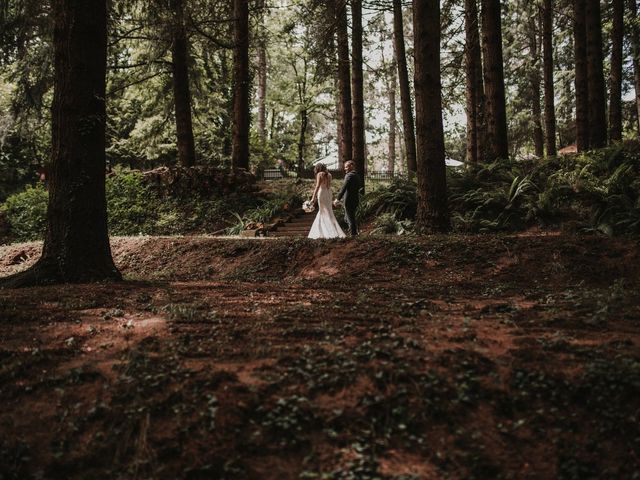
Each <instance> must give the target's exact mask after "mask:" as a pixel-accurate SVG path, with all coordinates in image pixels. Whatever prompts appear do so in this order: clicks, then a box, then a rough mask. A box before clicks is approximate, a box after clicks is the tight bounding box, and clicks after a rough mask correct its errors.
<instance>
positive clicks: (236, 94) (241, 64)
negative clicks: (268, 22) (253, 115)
mask: <svg viewBox="0 0 640 480" xmlns="http://www.w3.org/2000/svg"><path fill="white" fill-rule="evenodd" d="M233 7H234V8H233V16H234V33H233V38H234V45H233V70H234V89H233V143H232V150H231V164H232V166H233V168H244V169H247V170H248V169H249V122H250V114H249V1H248V0H234V2H233Z"/></svg>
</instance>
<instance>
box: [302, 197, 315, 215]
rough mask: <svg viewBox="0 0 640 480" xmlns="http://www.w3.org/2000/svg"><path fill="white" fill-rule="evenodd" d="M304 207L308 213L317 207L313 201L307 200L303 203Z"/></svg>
mask: <svg viewBox="0 0 640 480" xmlns="http://www.w3.org/2000/svg"><path fill="white" fill-rule="evenodd" d="M302 209H303V210H304V211H305V212H307V213H311V212H313V211H314V210H315V209H316V207H315V206H314V205H313V203H311V202H310V201H309V200H307V201H305V202H304V203H303V204H302Z"/></svg>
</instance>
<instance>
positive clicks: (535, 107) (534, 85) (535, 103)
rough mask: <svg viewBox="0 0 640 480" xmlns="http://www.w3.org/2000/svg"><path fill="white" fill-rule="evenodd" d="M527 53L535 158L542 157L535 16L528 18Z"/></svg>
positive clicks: (538, 58) (542, 142) (542, 138)
mask: <svg viewBox="0 0 640 480" xmlns="http://www.w3.org/2000/svg"><path fill="white" fill-rule="evenodd" d="M528 33H529V53H530V54H531V59H530V60H531V72H530V77H529V82H530V84H531V113H532V120H533V145H534V151H535V154H536V157H538V158H542V157H543V156H544V134H543V132H542V107H541V106H540V57H539V54H538V34H537V28H536V22H535V16H532V17H530V18H529V32H528Z"/></svg>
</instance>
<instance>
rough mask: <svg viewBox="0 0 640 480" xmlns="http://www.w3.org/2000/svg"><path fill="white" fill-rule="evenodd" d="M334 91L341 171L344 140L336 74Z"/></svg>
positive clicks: (340, 97)
mask: <svg viewBox="0 0 640 480" xmlns="http://www.w3.org/2000/svg"><path fill="white" fill-rule="evenodd" d="M336 73H337V72H336ZM333 83H334V91H335V92H336V94H335V101H336V112H337V114H336V143H337V144H338V170H340V171H342V169H343V167H344V141H343V139H342V132H343V131H344V128H345V127H344V125H343V116H342V92H341V91H340V82H339V80H338V75H337V74H336V76H335V78H334V82H333Z"/></svg>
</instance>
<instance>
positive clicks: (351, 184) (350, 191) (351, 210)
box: [333, 160, 362, 237]
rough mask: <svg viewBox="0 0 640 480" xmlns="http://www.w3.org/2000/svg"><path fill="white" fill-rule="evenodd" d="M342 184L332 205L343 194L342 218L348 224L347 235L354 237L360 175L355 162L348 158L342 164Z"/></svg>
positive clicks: (356, 232) (356, 227)
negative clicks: (343, 174) (343, 173)
mask: <svg viewBox="0 0 640 480" xmlns="http://www.w3.org/2000/svg"><path fill="white" fill-rule="evenodd" d="M344 171H345V173H346V175H345V176H344V185H342V188H341V189H340V193H338V197H337V198H336V200H334V201H333V205H334V206H337V205H338V202H339V201H340V200H342V197H343V196H344V211H345V215H344V219H345V220H346V221H347V225H349V235H350V236H352V237H355V236H356V235H358V224H357V223H356V210H357V208H358V203H359V202H360V186H361V185H362V183H361V182H360V176H359V175H358V173H357V172H356V164H355V162H353V161H351V160H349V161H348V162H345V164H344Z"/></svg>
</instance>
